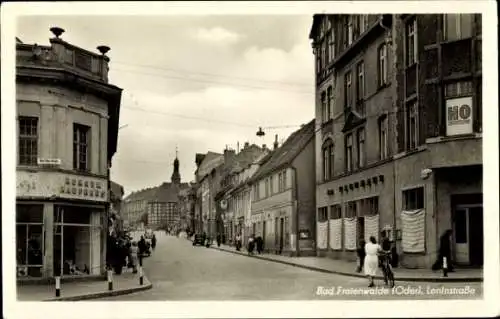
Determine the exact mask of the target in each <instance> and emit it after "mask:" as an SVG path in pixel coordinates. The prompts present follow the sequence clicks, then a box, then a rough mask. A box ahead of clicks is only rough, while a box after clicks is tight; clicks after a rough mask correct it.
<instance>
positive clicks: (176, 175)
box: [171, 146, 181, 184]
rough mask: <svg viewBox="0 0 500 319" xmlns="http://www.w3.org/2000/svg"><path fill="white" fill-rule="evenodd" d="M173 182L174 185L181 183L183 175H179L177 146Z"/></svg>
mask: <svg viewBox="0 0 500 319" xmlns="http://www.w3.org/2000/svg"><path fill="white" fill-rule="evenodd" d="M171 181H172V183H173V184H180V183H181V174H180V173H179V158H178V150H177V146H175V159H174V172H173V173H172V177H171Z"/></svg>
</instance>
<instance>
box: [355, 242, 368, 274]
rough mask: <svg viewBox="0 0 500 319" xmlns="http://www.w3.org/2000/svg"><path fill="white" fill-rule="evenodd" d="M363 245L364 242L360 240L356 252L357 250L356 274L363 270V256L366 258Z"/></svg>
mask: <svg viewBox="0 0 500 319" xmlns="http://www.w3.org/2000/svg"><path fill="white" fill-rule="evenodd" d="M365 245H366V242H365V241H364V240H361V241H360V243H359V247H358V250H357V253H358V266H357V267H356V272H361V271H362V270H363V264H364V262H365V256H366V252H365Z"/></svg>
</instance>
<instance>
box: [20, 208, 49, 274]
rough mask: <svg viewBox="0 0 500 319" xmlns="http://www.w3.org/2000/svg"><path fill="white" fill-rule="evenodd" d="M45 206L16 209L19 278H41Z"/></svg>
mask: <svg viewBox="0 0 500 319" xmlns="http://www.w3.org/2000/svg"><path fill="white" fill-rule="evenodd" d="M43 234H44V229H43V205H17V207H16V262H17V263H16V264H17V276H18V277H41V276H42V275H43V256H44V244H45V243H44V238H43Z"/></svg>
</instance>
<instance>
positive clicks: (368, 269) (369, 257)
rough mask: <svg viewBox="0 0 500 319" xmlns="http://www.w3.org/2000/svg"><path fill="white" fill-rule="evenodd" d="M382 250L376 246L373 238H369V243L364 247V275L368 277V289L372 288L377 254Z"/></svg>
mask: <svg viewBox="0 0 500 319" xmlns="http://www.w3.org/2000/svg"><path fill="white" fill-rule="evenodd" d="M381 250H382V248H381V247H380V245H378V244H377V241H376V240H375V237H373V236H370V241H369V242H368V243H366V245H365V252H366V256H365V262H364V268H365V275H366V276H368V279H369V282H370V284H369V285H368V287H374V286H375V284H374V283H373V278H374V277H375V275H376V274H377V269H378V252H379V251H381Z"/></svg>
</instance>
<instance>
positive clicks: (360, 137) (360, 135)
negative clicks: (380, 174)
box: [357, 128, 365, 167]
mask: <svg viewBox="0 0 500 319" xmlns="http://www.w3.org/2000/svg"><path fill="white" fill-rule="evenodd" d="M357 142H358V145H357V146H358V166H359V167H363V166H365V129H364V128H361V129H359V130H358V132H357Z"/></svg>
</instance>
